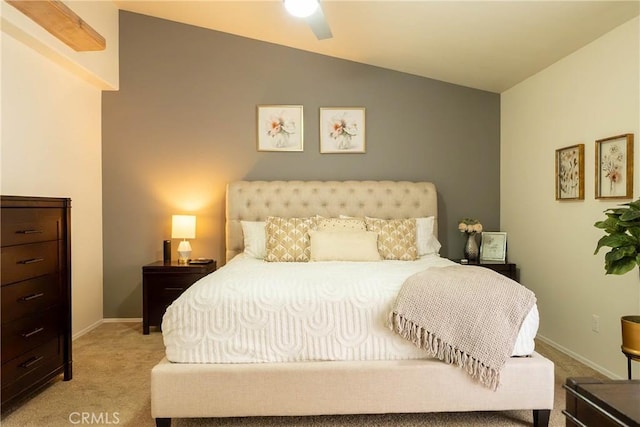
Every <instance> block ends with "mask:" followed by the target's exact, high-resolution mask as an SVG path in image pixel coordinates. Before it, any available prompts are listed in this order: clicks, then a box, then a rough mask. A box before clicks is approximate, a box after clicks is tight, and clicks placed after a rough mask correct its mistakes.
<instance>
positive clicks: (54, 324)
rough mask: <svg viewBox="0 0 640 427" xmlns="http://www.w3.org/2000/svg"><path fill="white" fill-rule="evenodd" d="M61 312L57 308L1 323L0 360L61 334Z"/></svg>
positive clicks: (4, 360)
mask: <svg viewBox="0 0 640 427" xmlns="http://www.w3.org/2000/svg"><path fill="white" fill-rule="evenodd" d="M61 326H62V313H61V311H60V310H58V309H51V310H47V311H45V312H44V313H41V314H35V315H32V316H27V317H23V318H21V319H18V320H14V321H13V322H9V323H6V324H4V325H2V362H6V361H9V360H11V359H13V358H14V357H17V356H19V355H21V354H22V353H25V352H27V351H29V350H32V349H34V348H36V347H38V346H40V345H42V344H44V343H45V342H47V341H49V340H51V339H54V338H56V337H57V336H58V335H60V334H61Z"/></svg>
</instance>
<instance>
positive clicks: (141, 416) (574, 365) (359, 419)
mask: <svg viewBox="0 0 640 427" xmlns="http://www.w3.org/2000/svg"><path fill="white" fill-rule="evenodd" d="M536 351H537V352H538V353H540V354H542V355H544V356H545V357H547V358H548V359H550V360H552V361H553V362H554V363H555V384H556V388H555V403H554V410H553V411H552V413H551V421H550V425H551V426H554V427H556V426H558V427H560V426H564V425H565V422H564V417H563V415H562V413H561V410H562V409H564V407H565V401H564V399H565V397H564V396H565V393H564V391H563V390H562V384H563V383H564V381H565V379H566V378H567V377H596V378H603V379H604V378H606V377H604V376H603V375H602V374H599V373H598V372H596V371H594V370H593V369H590V368H589V367H587V366H585V365H583V364H582V363H580V362H578V361H576V360H575V359H572V358H571V357H569V356H567V355H565V354H564V353H562V352H559V351H557V350H555V349H554V348H552V347H550V346H548V345H546V344H544V343H542V342H540V341H536ZM163 355H164V345H163V343H162V335H161V334H160V333H158V332H152V333H151V334H150V335H142V325H141V324H140V323H104V324H102V325H100V326H99V327H98V328H96V329H94V330H92V331H91V332H89V333H88V334H86V335H83V336H82V337H80V338H79V339H77V340H76V341H74V343H73V379H72V380H71V381H66V382H65V381H61V380H59V381H54V382H52V383H51V384H50V385H48V386H47V387H45V388H43V389H42V390H40V391H39V392H38V393H36V394H35V395H34V396H32V397H31V398H29V399H28V400H26V401H25V402H23V403H22V404H20V405H19V406H16V407H15V408H4V410H3V412H4V415H3V418H2V420H1V425H2V426H3V427H45V426H46V427H63V426H73V425H93V426H99V425H108V426H112V425H119V426H127V427H152V426H154V425H155V422H154V420H153V419H152V418H151V404H150V396H149V390H150V386H149V382H150V371H151V368H152V367H153V366H154V365H155V364H156V363H158V361H160V359H162V357H163ZM60 378H61V377H60ZM531 423H532V414H531V411H505V412H468V413H433V414H383V415H340V416H311V417H255V418H207V419H203V418H193V419H177V420H173V422H172V426H175V427H213V426H227V427H240V426H243V427H244V426H249V427H254V426H256V427H257V426H284V427H297V426H314V427H338V426H346V427H352V426H354V427H355V426H382V427H418V426H471V425H477V426H496V427H501V426H505V427H506V426H527V425H531Z"/></svg>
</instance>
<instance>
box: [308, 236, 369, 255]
mask: <svg viewBox="0 0 640 427" xmlns="http://www.w3.org/2000/svg"><path fill="white" fill-rule="evenodd" d="M309 234H310V236H311V261H380V259H381V258H380V253H379V252H378V233H376V232H375V231H335V230H329V231H318V230H311V231H309Z"/></svg>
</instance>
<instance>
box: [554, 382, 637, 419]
mask: <svg viewBox="0 0 640 427" xmlns="http://www.w3.org/2000/svg"><path fill="white" fill-rule="evenodd" d="M564 388H565V390H566V408H567V409H566V410H565V411H563V413H564V415H565V417H566V425H567V426H568V427H569V426H571V427H574V426H576V427H583V426H588V427H592V426H593V427H640V381H639V380H635V381H633V380H629V381H627V380H599V379H596V378H567V380H566V383H565V385H564Z"/></svg>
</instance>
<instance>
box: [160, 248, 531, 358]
mask: <svg viewBox="0 0 640 427" xmlns="http://www.w3.org/2000/svg"><path fill="white" fill-rule="evenodd" d="M452 264H453V262H452V261H450V260H448V259H445V258H440V257H438V256H425V257H422V258H421V259H419V260H417V261H378V262H308V263H269V262H264V261H262V260H257V259H254V258H250V257H247V256H246V255H243V254H241V255H238V256H236V257H235V258H234V259H233V260H231V261H230V262H229V263H227V265H225V266H224V267H222V268H220V269H218V270H217V271H216V272H214V273H212V274H210V275H208V276H206V277H204V278H202V279H200V280H199V281H198V282H196V283H195V284H194V285H193V286H191V287H190V288H189V289H188V290H187V291H185V292H184V293H183V294H182V295H181V296H180V298H178V299H177V300H176V301H175V302H174V303H173V304H172V305H171V306H170V307H169V308H168V309H167V312H166V313H165V315H164V318H163V322H162V333H163V338H164V344H165V346H166V354H167V358H168V359H169V360H170V361H171V362H181V363H260V362H298V361H308V360H352V361H353V360H358V361H363V360H399V359H423V358H425V357H426V356H425V353H424V351H423V350H421V349H419V348H417V347H415V346H413V345H412V344H411V343H409V342H408V341H406V340H404V339H402V338H401V337H400V336H398V335H396V334H394V333H393V332H392V331H390V330H389V329H388V328H387V318H388V314H389V311H390V309H391V306H392V304H393V302H394V301H395V298H396V295H397V294H398V291H399V290H400V287H401V286H402V283H403V282H404V280H405V279H406V278H408V277H409V276H410V275H412V274H414V273H417V272H418V271H422V270H424V269H426V268H433V267H442V266H446V265H452ZM537 330H538V311H537V307H536V306H534V307H533V309H532V310H531V312H530V313H529V315H528V316H527V318H526V319H525V321H524V324H523V326H522V328H521V329H520V333H519V335H518V339H517V341H516V344H515V347H514V350H513V355H515V356H523V355H529V354H531V353H532V352H533V350H534V341H533V339H534V337H535V335H536V333H537Z"/></svg>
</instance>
